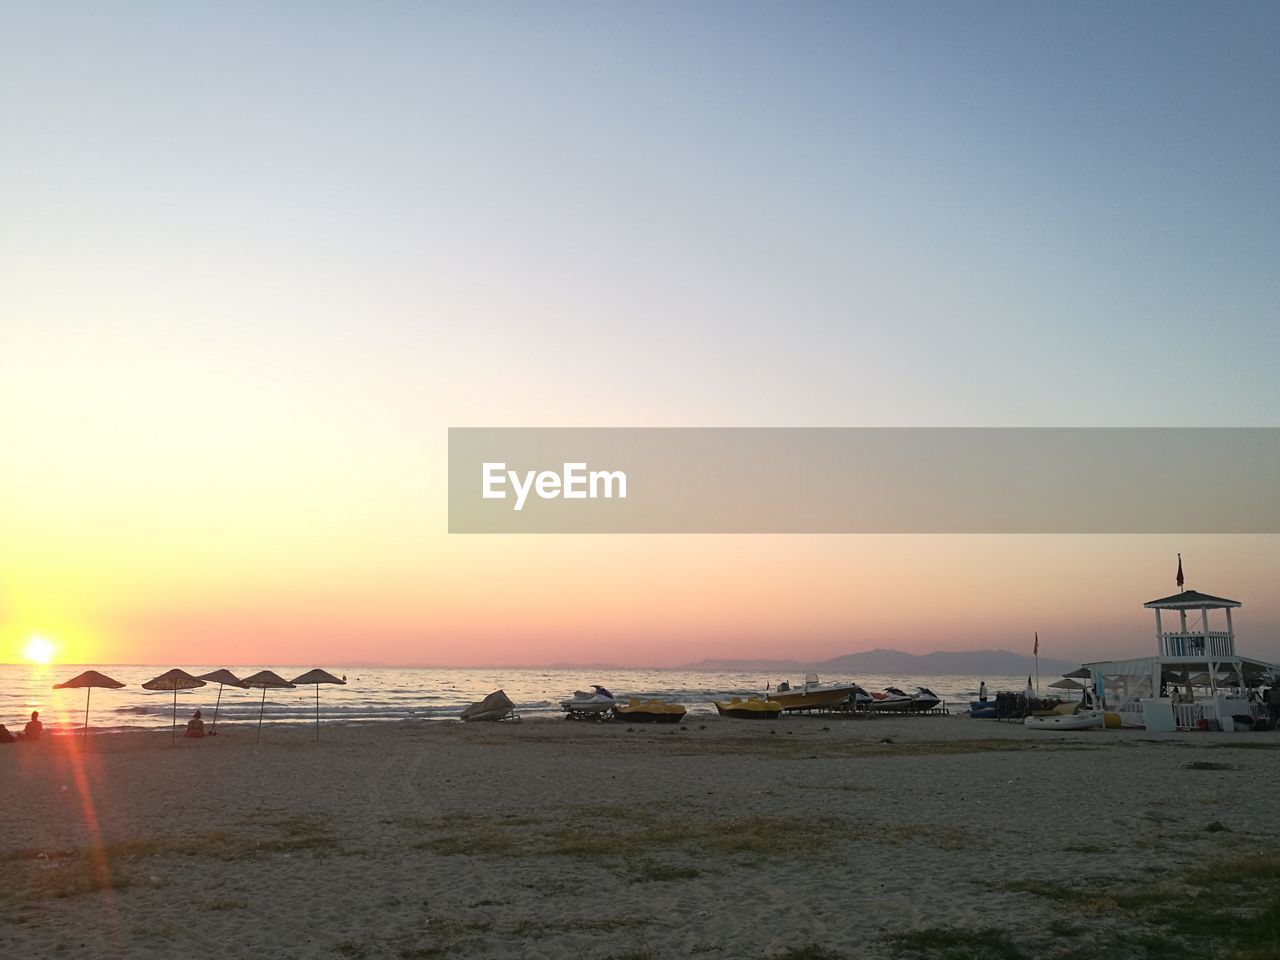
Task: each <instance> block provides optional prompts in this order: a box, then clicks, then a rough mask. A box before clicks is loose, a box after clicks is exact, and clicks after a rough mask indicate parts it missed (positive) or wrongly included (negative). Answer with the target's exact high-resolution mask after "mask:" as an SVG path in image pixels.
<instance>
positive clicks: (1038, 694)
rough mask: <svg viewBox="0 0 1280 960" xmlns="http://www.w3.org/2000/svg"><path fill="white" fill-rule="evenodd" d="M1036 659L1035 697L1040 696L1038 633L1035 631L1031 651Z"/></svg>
mask: <svg viewBox="0 0 1280 960" xmlns="http://www.w3.org/2000/svg"><path fill="white" fill-rule="evenodd" d="M1031 653H1032V655H1033V656H1035V658H1036V696H1037V697H1038V696H1040V632H1039V631H1038V630H1037V631H1036V645H1035V647H1034V648H1033V649H1032V651H1031Z"/></svg>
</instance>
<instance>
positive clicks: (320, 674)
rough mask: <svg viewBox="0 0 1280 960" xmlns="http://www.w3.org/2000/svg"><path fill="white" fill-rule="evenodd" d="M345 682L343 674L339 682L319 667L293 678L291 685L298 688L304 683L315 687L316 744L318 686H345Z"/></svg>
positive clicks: (318, 707) (318, 716) (317, 738)
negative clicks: (324, 684)
mask: <svg viewBox="0 0 1280 960" xmlns="http://www.w3.org/2000/svg"><path fill="white" fill-rule="evenodd" d="M346 682H347V678H346V675H345V674H344V675H343V677H342V679H341V680H339V679H338V678H337V677H335V676H334V675H333V674H332V673H328V672H326V671H324V670H321V669H320V668H319V667H316V668H315V669H314V670H308V671H307V672H306V673H304V674H303V675H302V676H300V677H294V678H293V683H294V684H295V685H296V686H299V687H300V686H302V685H303V684H306V683H314V684H315V685H316V741H317V742H318V741H319V740H320V684H322V683H340V684H345V683H346Z"/></svg>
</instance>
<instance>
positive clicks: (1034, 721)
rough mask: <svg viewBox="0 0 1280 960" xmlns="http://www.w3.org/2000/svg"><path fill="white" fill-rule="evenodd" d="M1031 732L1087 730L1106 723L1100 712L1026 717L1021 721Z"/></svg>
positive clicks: (1090, 711) (1083, 711)
mask: <svg viewBox="0 0 1280 960" xmlns="http://www.w3.org/2000/svg"><path fill="white" fill-rule="evenodd" d="M1022 722H1023V723H1024V724H1026V725H1027V726H1028V727H1030V728H1031V729H1032V730H1089V729H1092V728H1093V727H1100V726H1102V725H1103V723H1105V722H1106V715H1105V714H1104V713H1103V712H1102V711H1101V710H1081V711H1080V712H1079V713H1051V714H1048V715H1046V716H1043V717H1027V718H1026V719H1025V720H1023V721H1022Z"/></svg>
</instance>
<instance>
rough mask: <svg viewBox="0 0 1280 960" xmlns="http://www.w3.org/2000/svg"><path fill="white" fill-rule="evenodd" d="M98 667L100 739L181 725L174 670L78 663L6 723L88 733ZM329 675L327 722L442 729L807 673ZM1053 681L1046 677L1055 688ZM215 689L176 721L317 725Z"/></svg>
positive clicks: (19, 699) (943, 684) (290, 670)
mask: <svg viewBox="0 0 1280 960" xmlns="http://www.w3.org/2000/svg"><path fill="white" fill-rule="evenodd" d="M220 666H227V665H225V664H214V665H204V666H184V667H183V668H182V669H184V670H186V671H187V672H188V673H191V674H194V675H197V676H198V675H200V674H202V673H210V672H212V671H214V670H216V669H218V667H220ZM87 669H94V670H98V671H99V672H101V673H105V674H106V675H107V676H109V677H111V678H112V679H115V680H118V681H120V682H121V683H123V684H125V686H124V687H122V688H120V689H116V690H113V689H93V690H92V692H91V693H90V695H89V698H88V700H89V702H88V708H89V728H90V731H91V732H107V731H113V730H138V729H153V728H161V727H167V726H169V725H170V723H171V722H172V717H173V709H174V695H173V694H172V693H169V692H159V691H151V690H144V689H142V684H143V683H145V682H146V681H148V680H150V679H152V678H153V677H156V676H159V675H160V674H162V673H164V672H166V670H167V669H168V668H167V667H162V666H138V665H119V666H101V665H96V664H95V665H92V666H74V665H66V664H61V665H56V666H54V665H35V664H5V665H0V723H4V724H6V725H7V726H8V727H9V729H10V730H21V729H22V726H23V724H25V723H26V721H27V719H28V718H29V717H30V715H31V712H32V711H33V710H38V711H39V712H40V719H41V721H43V722H44V724H45V727H46V728H47V729H49V730H54V731H57V730H72V729H80V728H81V727H82V726H83V725H84V722H85V700H86V696H85V691H84V690H83V689H68V690H55V689H53V685H54V684H56V683H60V682H62V681H64V680H70V679H71V678H72V677H75V676H77V675H78V674H80V673H82V672H83V671H84V670H87ZM228 669H230V670H231V672H232V673H234V674H235V675H236V676H239V677H245V676H249V675H250V674H253V673H257V672H258V671H259V670H262V669H264V668H263V667H262V666H260V665H256V664H255V665H253V666H244V665H235V664H232V665H230V666H229V667H228ZM265 669H269V670H272V671H274V672H275V673H277V674H279V675H280V676H281V677H284V678H285V679H286V680H291V679H293V678H294V677H296V676H299V675H301V674H303V673H305V672H306V671H308V670H309V669H311V668H310V667H309V666H306V667H285V666H270V667H266V668H265ZM324 669H326V670H328V671H329V672H330V673H332V674H334V675H336V676H339V677H342V676H345V677H346V680H347V682H346V684H345V685H344V686H336V685H321V686H320V688H319V712H320V720H321V722H324V723H337V724H359V723H387V722H432V721H447V720H456V719H457V717H458V715H459V714H460V713H461V712H462V710H463V708H465V707H466V706H467V705H468V704H470V703H474V702H476V701H478V700H482V699H483V698H484V697H485V696H487V695H488V694H490V693H492V692H493V691H495V690H505V691H506V693H507V696H508V697H510V698H511V699H512V701H514V702H515V704H516V709H517V710H518V711H519V713H520V714H521V715H522V716H526V717H535V716H558V715H560V714H561V710H560V701H561V700H564V699H567V698H568V697H570V696H572V695H573V692H574V691H575V690H589V689H590V688H591V685H592V684H600V685H602V686H604V687H606V688H608V689H609V691H610V692H612V693H613V694H614V696H616V697H618V698H619V699H623V698H626V697H632V696H634V697H657V698H660V699H664V700H671V701H675V702H677V703H682V704H684V705H685V706H686V707H688V709H689V713H690V714H691V715H694V716H697V715H699V714H711V715H714V714H715V707H714V706H712V701H713V700H723V699H726V698H728V697H731V696H739V697H746V696H753V695H758V694H761V693H763V692H764V690H765V685H766V684H769V685H770V686H771V687H776V686H777V683H778V681H779V680H788V681H790V683H791V684H792V685H797V684H798V683H800V682H801V681H803V679H804V678H803V677H802V676H791V677H786V676H769V675H766V674H763V673H761V672H759V671H751V672H742V673H735V672H720V671H704V670H682V669H670V670H658V669H648V670H642V669H621V668H607V669H598V670H597V669H555V670H551V669H538V668H527V667H521V668H496V667H483V668H472V669H457V668H449V669H443V668H441V669H437V668H428V667H413V668H408V667H343V666H341V665H338V666H334V665H327V666H325V667H324ZM821 679H822V681H823V682H824V683H825V682H830V681H845V680H856V681H857V682H858V683H860V684H861V685H862V687H863V688H864V689H866V690H868V691H871V692H875V691H878V690H883V689H884V688H885V687H890V686H892V687H898V688H900V689H902V690H905V691H906V692H908V693H911V692H914V690H915V688H916V687H917V686H923V687H928V688H929V689H930V690H932V691H933V692H934V693H935V694H937V695H938V696H939V697H942V698H943V699H944V701H946V702H947V704H948V705H949V706H950V707H951V709H952V711H953V712H962V711H964V710H966V709H967V708H968V701H969V700H971V699H974V698H975V697H976V696H977V690H978V685H979V684H980V683H981V682H982V681H983V680H985V681H986V683H987V688H988V690H989V691H990V693H991V694H992V695H994V694H995V692H996V691H997V690H1022V689H1023V687H1025V686H1026V682H1027V678H1026V677H1025V676H1023V677H980V676H959V675H952V676H911V677H909V676H898V677H889V676H878V675H877V676H871V675H868V676H857V677H851V676H849V675H832V676H823V677H821ZM1051 679H1053V678H1051V677H1045V678H1043V682H1045V683H1047V682H1049V680H1051ZM218 698H219V688H218V685H217V684H216V683H211V684H209V685H207V686H204V687H200V688H198V689H195V690H183V691H179V693H178V694H177V716H178V720H179V722H185V719H186V718H187V717H189V716H190V715H191V714H192V712H193V711H195V710H201V711H203V715H204V720H205V726H206V728H207V727H208V726H209V724H210V722H211V721H212V720H213V711H214V708H215V706H216V707H217V722H218V724H219V725H221V724H223V723H226V724H234V723H243V722H254V723H256V722H257V721H258V713H259V710H260V709H261V710H262V713H263V721H264V722H269V723H287V724H303V723H308V722H314V721H315V717H316V688H315V687H314V686H306V687H298V688H295V689H271V690H267V691H266V697H265V700H264V698H263V692H262V691H261V690H254V689H251V690H244V689H238V688H235V687H226V688H225V689H223V690H222V691H221V700H219V699H218Z"/></svg>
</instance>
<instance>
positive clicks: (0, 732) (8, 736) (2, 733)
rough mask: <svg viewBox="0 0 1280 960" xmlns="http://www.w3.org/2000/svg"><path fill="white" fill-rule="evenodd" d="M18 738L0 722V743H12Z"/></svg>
mask: <svg viewBox="0 0 1280 960" xmlns="http://www.w3.org/2000/svg"><path fill="white" fill-rule="evenodd" d="M17 739H18V738H17V737H15V736H14V735H13V734H12V733H10V732H9V728H8V727H6V726H5V725H4V724H3V723H0V743H13V742H14V741H15V740H17Z"/></svg>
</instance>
